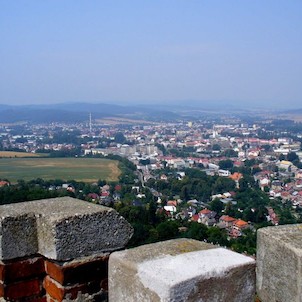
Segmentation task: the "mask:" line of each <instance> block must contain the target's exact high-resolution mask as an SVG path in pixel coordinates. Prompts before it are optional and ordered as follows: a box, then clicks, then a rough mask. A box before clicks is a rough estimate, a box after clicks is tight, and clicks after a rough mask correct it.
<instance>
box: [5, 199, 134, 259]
mask: <svg viewBox="0 0 302 302" xmlns="http://www.w3.org/2000/svg"><path fill="white" fill-rule="evenodd" d="M132 233H133V229H132V227H131V225H130V224H129V223H128V222H127V221H126V220H125V219H124V218H123V217H121V216H120V215H119V214H118V213H117V212H116V211H115V210H113V209H111V208H108V207H103V206H99V205H94V204H91V203H88V202H85V201H82V200H78V199H74V198H70V197H62V198H53V199H44V200H37V201H31V202H26V203H17V204H11V205H3V206H0V257H1V259H3V260H6V259H12V258H17V257H23V256H26V255H31V254H36V253H39V254H41V255H43V256H45V257H47V258H50V259H55V260H69V259H73V258H77V257H83V256H89V255H93V254H96V253H100V252H110V251H113V250H117V249H121V248H123V247H124V246H125V245H126V244H127V242H128V241H129V239H130V238H131V236H132Z"/></svg>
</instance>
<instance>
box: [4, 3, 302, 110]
mask: <svg viewBox="0 0 302 302" xmlns="http://www.w3.org/2000/svg"><path fill="white" fill-rule="evenodd" d="M189 100H194V101H196V102H197V101H200V102H204V101H211V100H216V101H217V100H218V101H220V100H222V101H225V100H228V101H242V103H244V102H246V103H252V102H255V103H257V104H259V103H262V104H263V103H267V104H275V105H276V106H277V105H280V104H290V105H296V106H297V105H300V104H301V105H300V107H302V1H301V0H284V1H279V0H240V1H238V0H236V1H235V0H220V1H215V0H152V1H142V0H132V1H127V0H120V1H119V0H95V1H92V0H91V1H89V0H87V1H86V0H85V1H84V0H81V1H77V0H51V1H50V0H43V1H38V0H35V1H31V0H18V1H17V0H0V103H2V104H7V103H8V104H21V103H24V104H25V103H27V104H34V103H58V102H72V101H86V102H107V103H110V102H112V103H120V104H122V103H126V102H136V103H151V102H152V101H154V102H169V101H184V102H185V101H189Z"/></svg>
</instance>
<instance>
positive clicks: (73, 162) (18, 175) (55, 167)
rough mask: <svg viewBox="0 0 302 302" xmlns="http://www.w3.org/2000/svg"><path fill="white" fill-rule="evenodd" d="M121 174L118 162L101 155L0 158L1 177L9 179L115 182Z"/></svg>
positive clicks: (15, 180) (13, 180) (14, 180)
mask: <svg viewBox="0 0 302 302" xmlns="http://www.w3.org/2000/svg"><path fill="white" fill-rule="evenodd" d="M120 173H121V172H120V169H119V168H118V161H115V160H109V159H103V158H38V157H37V158H0V179H8V180H9V181H11V182H17V180H18V179H24V180H25V181H28V180H31V179H35V178H42V179H45V180H49V179H63V180H72V179H73V180H76V181H83V182H95V181H97V180H99V179H103V180H108V181H117V180H118V177H119V175H120Z"/></svg>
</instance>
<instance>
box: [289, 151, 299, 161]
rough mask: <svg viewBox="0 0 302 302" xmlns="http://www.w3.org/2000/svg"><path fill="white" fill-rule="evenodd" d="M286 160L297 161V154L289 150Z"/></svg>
mask: <svg viewBox="0 0 302 302" xmlns="http://www.w3.org/2000/svg"><path fill="white" fill-rule="evenodd" d="M287 160H288V161H290V162H293V161H295V160H298V161H299V156H298V155H297V154H296V153H295V152H289V153H288V154H287Z"/></svg>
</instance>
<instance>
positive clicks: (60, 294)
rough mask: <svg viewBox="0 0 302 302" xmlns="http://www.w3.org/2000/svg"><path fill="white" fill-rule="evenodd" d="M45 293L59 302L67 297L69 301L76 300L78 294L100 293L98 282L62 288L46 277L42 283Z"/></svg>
mask: <svg viewBox="0 0 302 302" xmlns="http://www.w3.org/2000/svg"><path fill="white" fill-rule="evenodd" d="M43 286H44V288H45V290H46V293H47V294H48V295H49V296H50V297H51V298H53V299H55V300H58V301H59V302H61V301H62V300H63V299H64V298H67V296H68V297H69V298H70V299H76V298H77V295H78V293H79V292H81V293H82V294H86V293H88V294H94V293H97V292H98V291H100V289H101V287H100V282H99V281H92V282H87V283H84V284H76V285H73V286H62V285H61V284H60V283H59V282H57V281H55V280H53V279H52V278H50V277H49V276H46V277H45V279H44V282H43Z"/></svg>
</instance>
